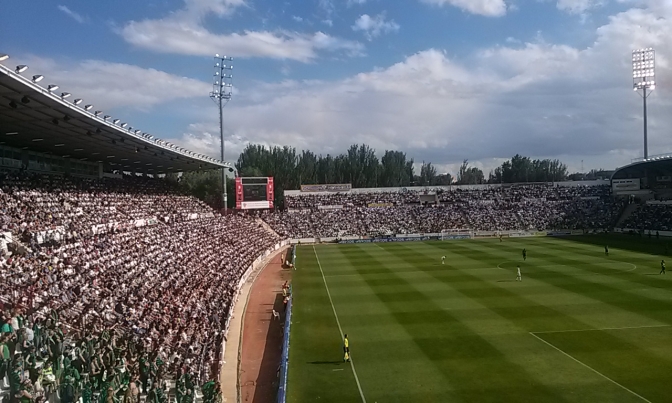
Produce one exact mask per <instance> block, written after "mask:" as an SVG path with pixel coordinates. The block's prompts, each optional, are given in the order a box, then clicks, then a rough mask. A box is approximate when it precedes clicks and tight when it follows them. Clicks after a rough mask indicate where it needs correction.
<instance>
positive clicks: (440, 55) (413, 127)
mask: <svg viewBox="0 0 672 403" xmlns="http://www.w3.org/2000/svg"><path fill="white" fill-rule="evenodd" d="M671 18H672V6H671V5H668V4H667V2H664V1H662V0H656V1H650V2H649V3H647V7H645V8H632V9H630V10H627V11H624V12H621V13H618V14H615V15H613V16H611V17H610V18H609V20H608V22H607V23H606V24H605V25H603V26H601V27H599V28H598V29H597V30H596V32H595V37H594V41H593V43H592V44H590V46H587V47H583V48H577V47H572V46H569V45H563V44H554V43H547V42H545V41H543V40H542V39H540V38H537V39H535V40H533V41H528V42H524V43H520V44H518V43H515V42H511V43H507V44H506V46H496V47H492V48H487V49H481V50H478V51H476V52H474V53H473V54H472V55H470V56H468V57H462V58H460V60H459V61H458V60H453V59H451V58H450V57H448V56H447V54H446V53H445V52H443V51H441V50H439V49H428V50H425V51H421V52H418V53H416V54H413V55H410V56H408V57H406V58H405V59H403V60H401V61H400V62H398V63H396V64H393V65H391V66H388V67H386V68H379V69H374V70H372V71H368V72H364V73H360V74H356V75H353V76H350V77H347V78H345V79H342V80H337V81H292V80H286V81H282V82H279V83H260V84H258V85H257V86H256V87H254V88H250V89H247V90H246V91H244V92H242V93H241V95H240V96H239V97H238V98H237V99H236V101H235V102H232V103H231V104H230V105H229V106H228V107H227V108H229V109H228V110H227V112H228V120H227V130H229V131H228V135H227V136H228V137H227V138H228V139H229V140H227V147H230V148H231V150H232V153H233V152H234V151H233V150H239V149H242V147H244V145H245V144H247V143H248V142H255V143H263V144H269V145H275V144H277V145H292V146H295V147H297V148H298V149H311V150H313V151H316V152H319V153H338V152H342V151H344V150H345V149H346V148H347V146H348V145H349V144H351V143H368V144H369V145H371V146H372V147H374V148H376V149H378V150H379V151H383V150H385V149H399V150H404V151H407V152H408V154H409V156H411V157H414V158H415V159H416V160H425V161H432V162H433V163H435V164H437V165H439V166H442V167H445V168H446V169H452V168H451V167H453V166H454V164H455V163H459V162H460V161H461V160H462V159H464V158H468V159H469V160H470V161H473V162H474V163H476V164H481V166H483V167H484V168H491V167H494V166H496V165H498V164H499V163H501V158H510V157H511V156H512V155H514V154H516V153H521V154H524V155H529V156H535V157H550V158H561V159H562V160H564V161H566V162H568V163H569V165H570V168H571V169H578V167H580V161H581V160H584V159H585V165H586V167H587V168H600V167H602V168H613V167H614V165H622V164H625V163H628V162H629V161H630V159H631V158H634V157H637V156H638V155H641V153H642V151H641V149H642V139H641V137H642V136H641V131H642V129H641V125H642V116H641V98H640V97H638V96H636V95H635V94H633V92H632V90H631V86H630V83H631V81H630V80H631V72H630V69H631V66H630V63H631V60H630V50H631V49H634V48H640V47H648V46H652V47H654V48H656V50H657V63H658V67H657V81H658V84H659V85H658V88H657V90H656V92H654V94H653V95H652V96H651V98H649V145H650V153H651V154H656V153H659V152H669V151H672V148H671V147H670V146H669V141H668V140H667V139H666V135H667V133H668V131H669V130H668V128H669V127H670V126H672V117H671V116H670V115H669V114H668V113H667V112H666V111H667V110H669V109H670V108H672V97H670V95H672V94H671V91H670V90H669V88H670V87H671V86H672V66H671V65H670V57H672V44H671V43H670V42H669V41H668V38H670V37H672V24H669V22H668V21H669V20H670V19H671ZM203 122H205V123H207V124H210V125H212V126H213V127H216V126H215V125H216V120H212V119H210V118H209V117H204V118H203ZM202 129H203V127H198V126H192V127H191V128H190V129H189V141H190V142H192V143H190V144H194V143H198V141H199V139H201V136H205V135H206V133H208V132H207V131H205V130H202ZM199 130H202V131H200V132H199ZM211 132H215V131H214V130H212V131H211ZM185 139H186V137H185ZM210 141H216V140H213V139H210ZM229 142H230V143H231V144H229ZM207 148H208V147H203V148H202V149H203V150H206V149H207ZM213 149H214V150H216V149H217V148H216V147H215V148H213ZM233 155H234V156H235V154H233ZM486 174H487V172H486Z"/></svg>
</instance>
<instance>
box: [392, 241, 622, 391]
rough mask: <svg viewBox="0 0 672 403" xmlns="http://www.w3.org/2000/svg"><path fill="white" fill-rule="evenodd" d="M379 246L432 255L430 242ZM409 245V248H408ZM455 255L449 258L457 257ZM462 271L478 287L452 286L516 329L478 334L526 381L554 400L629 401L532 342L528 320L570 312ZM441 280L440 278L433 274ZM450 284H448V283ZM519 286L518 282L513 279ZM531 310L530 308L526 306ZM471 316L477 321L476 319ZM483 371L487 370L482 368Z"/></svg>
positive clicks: (405, 254) (404, 254)
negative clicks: (508, 304)
mask: <svg viewBox="0 0 672 403" xmlns="http://www.w3.org/2000/svg"><path fill="white" fill-rule="evenodd" d="M380 247H382V248H385V249H388V250H389V251H390V252H391V253H395V254H398V256H400V257H401V258H403V259H407V260H408V261H409V263H410V262H412V261H414V260H413V258H412V257H410V254H416V255H417V260H421V261H424V260H426V259H427V258H428V257H430V256H435V255H436V249H435V248H433V247H432V246H430V245H413V246H411V245H409V244H405V245H381V246H380ZM407 248H410V250H409V249H407ZM456 260H457V259H453V261H456ZM445 266H446V270H450V271H456V272H459V271H460V270H459V269H457V268H456V267H451V266H450V265H445ZM465 275H467V276H470V277H472V278H473V280H474V281H478V282H480V283H481V284H482V287H481V289H480V290H478V289H474V288H470V289H459V290H455V291H457V292H460V293H462V294H463V295H464V296H465V298H469V299H470V300H472V301H476V302H478V303H479V304H481V305H482V306H483V310H484V311H488V312H491V314H490V316H494V317H496V318H497V319H498V320H497V321H491V322H490V323H489V324H490V325H491V326H499V327H501V328H506V329H516V331H517V334H512V335H503V337H502V336H500V337H488V336H487V334H486V333H485V332H484V331H483V330H482V329H481V331H479V334H481V335H484V334H485V337H486V338H487V340H488V341H489V342H490V343H491V344H492V345H493V346H494V347H495V348H497V349H498V350H499V351H501V352H502V353H503V354H504V355H505V356H506V359H508V360H509V361H512V362H517V363H520V365H521V366H522V367H524V368H525V370H526V372H525V374H526V375H527V376H528V377H529V379H528V382H530V383H540V384H544V385H547V386H549V387H552V388H554V389H553V390H554V391H555V394H556V398H555V400H552V401H562V400H563V399H566V400H567V401H602V400H601V399H605V397H607V396H608V398H607V399H606V400H607V401H616V400H618V401H624V400H625V401H628V399H629V397H628V396H624V392H623V390H622V389H621V388H620V387H618V386H617V385H614V384H613V383H611V382H609V381H607V380H606V379H604V378H603V377H601V376H599V375H597V374H595V373H594V372H592V371H589V370H587V369H585V368H584V367H582V366H579V365H576V363H575V362H574V361H560V362H558V361H557V360H556V359H555V358H557V357H556V354H557V352H556V351H555V350H551V351H549V350H548V348H547V346H545V345H544V344H543V343H534V342H533V340H534V339H533V338H532V336H530V335H529V333H528V332H527V331H525V330H523V329H524V328H525V327H526V326H529V321H530V320H532V321H535V322H539V321H544V322H546V321H556V322H562V323H565V324H566V325H569V326H572V325H577V323H581V322H579V321H577V320H575V319H574V318H572V317H568V316H567V315H564V314H562V313H560V312H557V311H554V310H553V309H551V308H549V307H545V306H541V305H539V304H535V303H534V302H532V301H528V300H526V299H525V298H524V297H522V296H520V295H517V294H516V293H515V291H510V290H506V289H500V288H498V287H496V286H494V285H492V282H489V281H486V280H483V279H480V278H477V277H474V276H473V275H471V274H467V273H465ZM437 280H439V281H442V279H440V278H437ZM447 285H450V284H447ZM515 285H516V286H518V287H520V286H522V284H520V283H516V284H515ZM493 298H498V299H497V300H501V298H507V299H511V300H518V303H517V305H520V307H518V308H515V309H509V308H501V307H499V306H498V305H494V304H493ZM530 311H531V312H530ZM462 321H463V323H465V325H467V326H470V327H472V328H475V327H477V326H478V321H474V319H473V318H463V319H462ZM474 322H475V323H474ZM486 371H487V370H486ZM501 398H502V401H517V399H518V397H511V396H506V395H503V396H501Z"/></svg>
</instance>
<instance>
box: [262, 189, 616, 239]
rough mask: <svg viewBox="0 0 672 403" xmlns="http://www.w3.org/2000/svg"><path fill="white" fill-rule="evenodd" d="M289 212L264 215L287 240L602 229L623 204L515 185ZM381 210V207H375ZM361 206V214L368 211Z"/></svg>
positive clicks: (361, 197) (291, 204)
mask: <svg viewBox="0 0 672 403" xmlns="http://www.w3.org/2000/svg"><path fill="white" fill-rule="evenodd" d="M285 203H286V205H287V206H288V209H287V210H286V211H283V212H276V213H270V214H266V215H265V216H264V220H266V221H267V222H268V223H269V225H271V226H272V227H273V228H274V229H275V231H276V232H278V233H280V234H283V235H286V236H288V237H292V238H310V237H319V238H322V237H339V236H348V235H357V236H374V235H379V234H404V233H438V232H441V231H442V230H448V229H471V230H476V231H506V230H539V231H541V230H549V229H584V228H586V229H597V228H599V229H602V228H606V227H608V226H610V225H613V224H614V222H615V220H616V219H617V218H618V216H619V214H620V213H621V211H622V208H623V203H621V202H619V201H617V200H615V199H614V198H612V197H611V194H610V190H609V187H608V186H573V187H563V186H553V185H548V184H544V185H517V186H498V187H480V188H479V187H477V188H473V189H462V188H456V189H453V190H430V191H425V190H423V191H413V190H409V189H404V190H403V191H400V192H371V193H354V192H353V193H347V192H342V193H334V194H324V193H322V194H311V193H303V194H295V195H286V196H285ZM381 204H388V205H389V206H388V207H379V206H380V205H381ZM367 206H368V207H367Z"/></svg>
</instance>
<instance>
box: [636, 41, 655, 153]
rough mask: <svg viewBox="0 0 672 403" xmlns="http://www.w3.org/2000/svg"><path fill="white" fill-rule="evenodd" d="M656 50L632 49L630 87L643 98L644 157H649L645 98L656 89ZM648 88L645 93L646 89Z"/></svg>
mask: <svg viewBox="0 0 672 403" xmlns="http://www.w3.org/2000/svg"><path fill="white" fill-rule="evenodd" d="M655 78H656V51H655V50H653V48H644V49H636V50H633V51H632V89H633V90H635V91H637V93H639V90H642V94H640V95H641V96H642V99H643V100H644V159H647V158H649V145H648V139H647V130H648V128H647V120H646V119H647V116H646V98H648V97H649V95H651V91H653V90H655V89H656V81H655ZM647 89H648V90H649V92H648V93H647V91H646V90H647Z"/></svg>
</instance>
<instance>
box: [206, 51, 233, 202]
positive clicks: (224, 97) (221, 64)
mask: <svg viewBox="0 0 672 403" xmlns="http://www.w3.org/2000/svg"><path fill="white" fill-rule="evenodd" d="M231 62H233V57H226V56H219V55H218V54H217V55H215V75H214V79H213V83H212V92H211V93H210V98H212V100H213V101H215V103H216V104H217V106H219V137H220V138H221V140H222V163H224V161H225V160H224V116H223V113H224V106H226V104H227V103H229V101H230V100H231V90H232V89H233V84H232V82H233V75H232V74H230V73H228V74H227V70H233V66H232V65H231ZM227 63H228V64H227ZM226 170H227V168H226V167H224V168H222V189H224V193H223V194H222V200H223V201H224V213H226V212H227V208H228V207H227V202H228V200H227V195H226Z"/></svg>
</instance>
